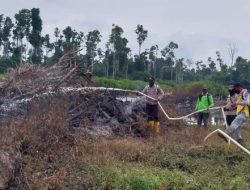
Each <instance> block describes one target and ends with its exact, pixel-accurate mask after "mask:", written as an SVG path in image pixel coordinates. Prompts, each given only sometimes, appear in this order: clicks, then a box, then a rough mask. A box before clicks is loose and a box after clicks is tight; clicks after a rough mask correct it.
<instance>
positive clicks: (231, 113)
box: [224, 85, 237, 126]
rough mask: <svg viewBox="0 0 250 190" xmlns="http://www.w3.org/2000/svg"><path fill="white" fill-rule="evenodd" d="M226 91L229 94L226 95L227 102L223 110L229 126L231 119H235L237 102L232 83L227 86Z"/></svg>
mask: <svg viewBox="0 0 250 190" xmlns="http://www.w3.org/2000/svg"><path fill="white" fill-rule="evenodd" d="M228 92H229V95H228V97H227V104H226V106H225V107H224V111H225V114H226V122H227V125H228V126H230V125H231V123H232V122H233V120H234V119H235V117H236V115H237V114H236V108H237V107H236V105H235V104H236V102H237V94H236V92H235V90H234V86H233V85H230V86H229V87H228Z"/></svg>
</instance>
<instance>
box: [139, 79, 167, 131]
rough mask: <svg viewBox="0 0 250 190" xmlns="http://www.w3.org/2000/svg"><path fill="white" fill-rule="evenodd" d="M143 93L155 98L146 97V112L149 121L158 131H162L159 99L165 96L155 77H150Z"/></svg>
mask: <svg viewBox="0 0 250 190" xmlns="http://www.w3.org/2000/svg"><path fill="white" fill-rule="evenodd" d="M142 93H144V94H146V95H148V96H150V97H152V98H154V99H155V100H152V99H150V98H146V112H147V115H148V123H149V124H150V126H151V127H153V128H154V131H155V132H156V133H160V122H159V118H158V101H159V100H161V99H162V98H163V96H164V92H163V90H162V89H161V88H160V87H159V86H158V85H156V84H155V79H154V77H150V78H149V80H148V85H147V86H146V87H145V88H144V89H143V91H142Z"/></svg>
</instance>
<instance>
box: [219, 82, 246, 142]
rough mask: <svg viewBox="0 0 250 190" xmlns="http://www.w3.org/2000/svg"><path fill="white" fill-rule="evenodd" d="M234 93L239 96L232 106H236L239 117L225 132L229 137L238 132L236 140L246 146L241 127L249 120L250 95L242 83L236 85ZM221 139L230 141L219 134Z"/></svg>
mask: <svg viewBox="0 0 250 190" xmlns="http://www.w3.org/2000/svg"><path fill="white" fill-rule="evenodd" d="M234 91H235V93H236V94H238V95H237V101H236V102H235V103H234V104H232V106H236V114H237V116H236V117H235V119H234V120H233V121H232V123H231V125H230V126H229V127H228V128H227V129H226V130H225V132H226V133H227V134H228V135H232V134H233V133H234V132H236V140H237V142H238V143H239V144H241V145H243V146H244V140H243V138H242V136H241V127H242V124H243V122H245V121H246V120H247V118H249V106H250V95H249V92H248V91H247V89H245V88H244V87H243V86H242V85H241V84H240V83H236V84H234ZM218 135H219V137H221V138H223V139H224V140H225V141H226V142H227V141H228V139H227V138H226V137H224V136H223V135H222V134H220V133H219V134H218Z"/></svg>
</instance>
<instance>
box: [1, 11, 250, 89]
mask: <svg viewBox="0 0 250 190" xmlns="http://www.w3.org/2000/svg"><path fill="white" fill-rule="evenodd" d="M42 29H43V21H42V18H41V16H40V10H39V8H32V9H22V10H20V11H19V12H18V13H16V14H15V16H14V19H13V20H12V19H11V18H10V17H8V16H4V15H0V52H1V54H0V72H1V73H3V72H5V71H6V70H7V69H8V68H13V67H16V66H17V65H19V64H22V63H26V62H28V63H31V64H43V65H53V64H55V63H57V62H58V60H59V58H60V57H61V56H62V55H63V54H64V53H65V52H68V51H70V50H72V49H82V51H80V52H79V53H78V54H77V55H76V57H75V61H77V60H83V62H84V64H83V67H84V68H91V70H92V71H93V73H94V74H95V75H97V76H107V77H112V78H117V77H121V78H129V79H138V80H143V79H145V78H146V77H147V76H149V75H153V76H155V77H156V78H158V79H163V80H169V81H173V82H177V83H181V82H189V81H197V80H212V81H215V82H219V83H222V84H229V83H233V82H236V81H237V82H242V83H243V84H244V85H247V86H248V87H250V61H249V60H247V59H245V58H242V57H240V56H238V57H237V58H236V55H237V48H236V46H235V45H230V46H229V47H228V51H229V54H228V56H230V59H231V63H230V64H226V63H225V62H224V60H223V59H222V57H221V54H220V52H219V51H217V52H215V55H214V57H213V58H212V56H211V57H208V59H207V60H205V61H201V60H196V61H195V60H192V59H184V58H181V57H177V56H176V50H177V49H178V48H179V44H177V43H175V42H173V41H172V42H170V43H169V44H166V46H165V47H164V48H163V49H159V46H158V45H157V44H155V45H152V46H151V47H148V48H144V50H142V47H143V44H144V42H145V41H146V40H147V37H148V33H149V32H148V30H146V29H145V28H144V27H143V25H140V24H138V25H137V26H135V30H134V32H135V34H136V36H137V37H136V39H135V40H136V41H137V43H138V54H137V53H136V54H132V51H131V49H130V48H129V47H128V39H126V37H124V30H123V28H122V27H120V26H119V25H115V24H113V25H112V29H111V32H110V35H109V39H108V41H107V42H106V43H105V44H106V45H105V48H104V49H101V48H99V45H100V42H101V40H102V35H101V33H100V31H98V30H93V31H88V32H86V33H84V32H83V31H76V30H75V29H73V28H72V27H71V26H67V27H66V28H64V29H59V28H58V27H57V28H55V30H54V33H53V34H45V35H42ZM52 39H53V40H52ZM73 62H74V61H72V64H73Z"/></svg>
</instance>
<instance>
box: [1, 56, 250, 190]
mask: <svg viewBox="0 0 250 190" xmlns="http://www.w3.org/2000/svg"><path fill="white" fill-rule="evenodd" d="M67 59H68V57H67V56H64V57H63V58H62V59H61V60H60V62H59V63H58V64H57V65H56V66H54V67H50V68H42V67H37V66H32V65H21V66H20V67H18V68H17V69H16V70H12V71H10V72H9V73H8V74H7V75H6V79H5V80H4V81H3V82H2V83H1V84H0V90H1V97H2V98H4V101H5V102H8V101H10V102H11V101H14V100H16V99H22V98H27V97H30V96H33V95H34V94H42V93H44V92H47V91H48V90H51V88H53V89H54V90H55V89H57V88H58V87H59V86H60V85H65V86H68V85H71V82H74V84H75V83H76V82H75V78H74V76H76V75H74V74H73V73H74V71H75V70H74V69H77V64H76V65H74V66H70V67H67V64H65V63H64V62H65V61H63V60H67ZM66 62H67V61H66ZM72 70H73V71H72ZM71 71H72V72H71ZM66 79H67V80H66ZM40 84H42V85H40ZM193 88H197V89H198V88H200V87H197V86H195V87H193ZM187 91H188V92H190V91H191V92H192V91H195V89H192V90H190V89H188V90H187ZM197 91H198V90H197ZM174 93H175V96H173V97H178V98H179V99H178V100H176V99H173V98H172V97H168V98H166V99H164V100H163V102H162V103H163V105H164V108H165V109H166V110H167V112H168V113H169V114H170V115H171V116H177V115H183V114H184V113H183V112H179V111H178V109H176V110H175V109H172V108H173V107H174V106H173V105H170V104H169V102H174V103H177V102H180V101H183V102H186V101H187V100H186V99H185V97H186V96H187V94H185V93H186V92H183V91H176V92H174ZM189 95H190V99H189V100H188V101H189V102H188V104H191V105H193V101H194V97H195V96H196V94H189ZM69 102H70V104H69ZM123 107H124V104H120V103H119V102H118V101H116V100H115V99H112V94H108V93H106V94H105V93H100V92H96V93H93V92H91V93H85V94H81V93H80V94H73V95H70V96H66V95H60V94H58V95H56V96H52V98H51V97H49V98H45V99H39V98H38V99H34V101H31V102H30V104H29V106H28V109H27V110H26V111H25V114H23V115H22V117H13V118H12V119H10V118H11V117H9V119H8V120H5V122H1V123H0V124H1V125H0V146H1V152H0V158H2V157H3V156H2V155H4V153H8V155H9V157H10V158H11V159H10V160H12V161H13V168H12V169H11V172H12V178H11V180H10V181H9V184H8V187H7V188H8V189H10V190H16V189H20V190H26V189H27V190H29V189H32V190H33V189H34V190H37V189H39V190H52V189H53V190H59V189H65V190H66V189H67V190H68V189H72V190H74V189H83V190H85V189H92V190H94V189H104V190H109V189H117V190H118V189H125V190H130V189H131V190H163V189H166V190H170V189H190V190H191V189H192V190H194V189H232V190H234V189H240V190H244V189H246V190H247V189H250V184H249V181H250V158H249V156H247V155H246V154H245V153H243V152H241V151H240V150H239V149H237V148H236V147H234V146H229V145H227V144H225V143H224V142H223V141H222V140H221V139H218V138H217V137H213V138H211V139H210V140H209V142H206V143H204V142H203V138H204V137H205V136H206V135H207V133H208V131H206V130H202V129H197V128H195V126H186V125H185V124H184V123H183V122H182V121H174V122H170V121H167V120H166V119H165V118H164V117H163V116H162V115H161V123H162V134H161V135H160V136H157V135H155V134H152V131H151V130H150V127H149V126H147V124H146V123H145V122H144V121H145V119H144V118H143V117H144V115H143V112H139V113H133V114H131V116H130V117H128V118H127V119H125V120H124V119H123V117H122V114H123V113H122V112H121V109H122V108H123ZM190 109H192V107H191V108H190ZM183 110H184V109H183ZM77 114H79V115H80V116H81V117H80V119H79V121H78V124H77V127H73V128H72V126H71V125H70V123H71V122H70V121H72V118H74V116H77ZM18 116H20V115H18ZM76 118H78V117H76ZM100 118H101V119H102V120H101V122H100V121H99V124H100V123H101V124H102V123H105V125H110V126H111V125H112V123H111V122H110V121H111V120H112V119H113V121H114V119H115V123H118V125H117V126H116V127H115V128H111V129H112V130H113V133H114V135H113V136H109V138H107V137H106V138H104V137H100V136H98V135H94V136H93V135H90V134H89V132H88V131H89V130H90V129H91V126H92V125H93V123H94V124H95V127H96V126H98V125H97V123H95V122H96V121H97V120H99V119H100ZM103 126H104V125H101V126H100V127H101V128H100V129H101V130H102V129H103V128H102V127H103ZM92 127H93V126H92ZM211 130H212V129H211ZM121 132H122V133H121ZM243 132H244V136H245V137H247V136H249V135H250V132H249V130H247V128H246V129H245V128H244V129H243ZM246 140H247V142H246V145H247V146H248V147H250V142H249V140H248V139H247V138H246ZM1 161H2V160H0V169H1V171H0V174H1V175H3V173H4V170H3V169H4V168H2V167H1V166H2V165H1V164H2V163H1ZM6 171H7V170H6ZM8 171H9V170H8ZM1 172H2V173H1ZM4 174H6V173H4ZM0 181H1V180H0Z"/></svg>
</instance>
